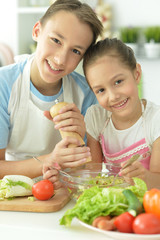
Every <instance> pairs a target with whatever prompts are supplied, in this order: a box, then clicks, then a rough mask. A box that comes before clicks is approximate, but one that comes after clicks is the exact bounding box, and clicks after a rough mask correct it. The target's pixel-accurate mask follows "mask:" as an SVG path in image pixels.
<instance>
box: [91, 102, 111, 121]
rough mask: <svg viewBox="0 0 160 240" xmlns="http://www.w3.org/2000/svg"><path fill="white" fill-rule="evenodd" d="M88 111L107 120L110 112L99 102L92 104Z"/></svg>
mask: <svg viewBox="0 0 160 240" xmlns="http://www.w3.org/2000/svg"><path fill="white" fill-rule="evenodd" d="M87 113H89V114H92V116H95V117H100V118H101V119H102V118H105V120H106V119H107V118H108V117H109V112H108V111H107V110H106V109H105V108H103V107H102V106H101V105H99V104H95V105H92V106H90V107H89V108H88V109H87Z"/></svg>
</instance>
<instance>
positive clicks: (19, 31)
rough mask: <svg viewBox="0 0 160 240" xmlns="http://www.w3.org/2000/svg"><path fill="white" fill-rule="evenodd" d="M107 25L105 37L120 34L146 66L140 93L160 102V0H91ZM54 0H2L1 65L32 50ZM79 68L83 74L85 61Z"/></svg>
mask: <svg viewBox="0 0 160 240" xmlns="http://www.w3.org/2000/svg"><path fill="white" fill-rule="evenodd" d="M81 1H82V2H85V3H87V4H89V5H90V6H91V7H92V8H93V9H94V11H95V12H96V13H97V15H98V17H99V18H100V20H101V21H102V22H103V25H104V32H103V36H102V38H105V37H117V38H120V39H121V40H122V41H123V42H125V43H126V44H128V45H129V46H130V47H131V48H132V49H133V50H134V52H135V55H136V58H137V62H139V63H140V64H141V66H142V72H143V75H142V79H141V84H140V85H139V94H140V96H141V97H144V98H147V99H148V100H151V101H153V102H155V103H157V104H160V14H159V9H160V1H159V0H147V1H146V0H88V1H84V0H81ZM53 2H54V0H8V1H3V0H0V29H1V31H0V66H4V65H7V64H10V63H13V62H14V57H15V56H16V55H19V54H26V53H32V52H34V51H35V48H36V45H35V43H34V42H33V40H32V28H33V25H34V24H35V22H36V21H37V20H39V19H40V17H41V16H42V15H43V14H44V13H45V11H46V10H47V8H48V7H49V5H50V4H52V3H53ZM76 71H78V72H80V73H81V74H83V71H82V67H81V63H80V64H79V66H78V67H77V69H76Z"/></svg>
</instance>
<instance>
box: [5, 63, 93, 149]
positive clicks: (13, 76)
mask: <svg viewBox="0 0 160 240" xmlns="http://www.w3.org/2000/svg"><path fill="white" fill-rule="evenodd" d="M26 63H27V59H26V60H23V61H21V62H18V63H15V64H11V65H8V66H5V67H0V149H3V148H6V147H7V145H8V142H9V137H10V129H11V123H10V114H9V112H8V105H9V101H10V100H11V94H12V95H13V94H16V95H17V94H19V93H18V92H14V93H13V91H12V89H13V86H14V84H15V83H16V81H17V79H18V77H19V75H22V74H23V70H24V67H25V65H26ZM69 76H71V78H72V79H74V81H75V82H76V84H77V91H79V89H80V90H81V91H82V93H83V94H82V98H83V104H82V108H81V109H80V111H81V113H82V114H83V115H85V113H86V110H87V108H88V107H89V106H91V105H92V104H96V103H97V99H96V97H95V95H94V93H93V92H92V91H91V89H90V87H89V86H88V84H87V81H86V79H85V77H83V76H81V75H80V74H78V73H76V72H72V73H71V74H70V75H69ZM30 92H31V95H32V96H33V100H34V101H37V100H38V101H39V103H42V105H43V108H44V106H45V108H44V110H49V108H50V106H52V103H53V102H54V101H55V100H56V99H57V98H58V97H59V96H61V95H63V85H62V87H61V89H60V91H59V93H58V94H56V95H53V96H45V95H43V94H41V93H40V92H39V91H38V90H37V89H36V88H35V87H34V85H33V84H32V82H31V81H30ZM74 94H76V93H74ZM73 102H74V101H73Z"/></svg>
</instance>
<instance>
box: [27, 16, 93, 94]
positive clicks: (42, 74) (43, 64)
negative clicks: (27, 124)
mask: <svg viewBox="0 0 160 240" xmlns="http://www.w3.org/2000/svg"><path fill="white" fill-rule="evenodd" d="M33 38H34V40H35V41H37V50H36V56H35V60H34V63H33V64H32V71H31V79H32V82H33V84H34V85H35V86H36V88H38V89H43V88H44V89H47V88H48V90H49V89H50V91H49V92H50V93H49V95H50V94H51V95H52V94H53V93H54V94H56V93H57V92H58V91H59V87H60V86H59V80H60V79H62V78H63V77H64V76H66V75H68V74H69V73H71V72H73V71H74V70H75V68H76V67H77V65H78V64H79V62H80V61H81V59H82V58H83V55H84V53H85V51H86V50H87V48H88V47H89V46H90V44H91V42H92V40H93V33H92V30H91V28H90V26H89V25H87V24H86V23H83V22H80V20H79V19H78V18H77V17H76V15H75V14H74V13H70V12H67V11H59V12H57V13H56V14H55V15H53V16H52V17H51V18H50V19H48V21H47V22H46V23H45V24H44V25H43V26H42V25H41V23H40V22H37V23H36V24H35V26H34V28H33ZM35 75H36V76H37V75H38V76H39V78H35V77H34V76H35ZM53 91H54V92H53ZM41 92H42V90H41ZM42 94H43V93H42ZM45 94H46V93H45Z"/></svg>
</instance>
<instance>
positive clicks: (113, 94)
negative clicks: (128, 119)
mask: <svg viewBox="0 0 160 240" xmlns="http://www.w3.org/2000/svg"><path fill="white" fill-rule="evenodd" d="M118 98H119V94H118V92H117V91H114V90H113V89H111V90H109V91H108V99H109V101H110V102H111V101H113V102H114V101H115V100H117V99H118Z"/></svg>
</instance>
